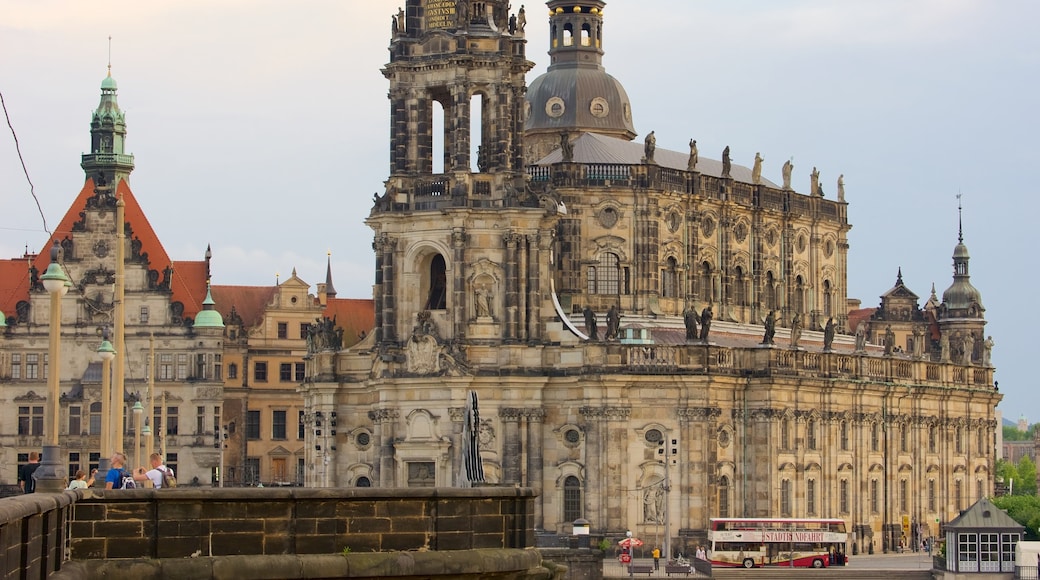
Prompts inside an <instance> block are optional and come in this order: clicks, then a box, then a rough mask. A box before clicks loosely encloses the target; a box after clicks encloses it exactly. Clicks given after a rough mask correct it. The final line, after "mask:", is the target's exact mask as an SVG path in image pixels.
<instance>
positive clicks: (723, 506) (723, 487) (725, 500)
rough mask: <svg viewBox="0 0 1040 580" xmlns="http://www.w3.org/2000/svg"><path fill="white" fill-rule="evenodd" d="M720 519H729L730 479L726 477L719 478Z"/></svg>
mask: <svg viewBox="0 0 1040 580" xmlns="http://www.w3.org/2000/svg"><path fill="white" fill-rule="evenodd" d="M719 517H720V518H728V517H729V478H728V477H726V476H725V475H723V476H722V477H720V478H719Z"/></svg>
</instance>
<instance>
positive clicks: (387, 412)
mask: <svg viewBox="0 0 1040 580" xmlns="http://www.w3.org/2000/svg"><path fill="white" fill-rule="evenodd" d="M400 416H401V412H400V411H399V410H397V409H372V410H371V411H369V412H368V419H369V420H370V421H372V422H373V423H392V422H393V421H395V420H397V419H398V418H399V417H400Z"/></svg>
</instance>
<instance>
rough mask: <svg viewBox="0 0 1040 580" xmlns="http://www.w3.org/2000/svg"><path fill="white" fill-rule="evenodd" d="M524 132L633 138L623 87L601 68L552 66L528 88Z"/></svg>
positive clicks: (629, 108) (630, 116) (629, 111)
mask: <svg viewBox="0 0 1040 580" xmlns="http://www.w3.org/2000/svg"><path fill="white" fill-rule="evenodd" d="M526 99H527V105H526V107H527V111H528V114H527V120H526V122H525V124H524V131H525V132H526V133H537V132H552V133H558V132H560V131H581V132H590V133H599V134H603V135H611V136H614V137H620V138H624V139H634V138H635V136H636V130H635V125H633V123H632V104H631V102H630V101H629V100H628V94H627V93H626V92H625V88H624V87H623V86H621V83H620V82H618V80H617V79H615V78H614V77H612V76H610V75H609V74H607V72H606V71H604V70H603V69H601V68H598V67H597V68H586V67H580V66H561V67H553V68H552V69H551V70H549V71H548V72H546V73H545V74H542V75H541V76H539V77H538V78H536V79H535V80H534V81H533V82H532V83H531V85H530V86H529V87H528V89H527V96H526Z"/></svg>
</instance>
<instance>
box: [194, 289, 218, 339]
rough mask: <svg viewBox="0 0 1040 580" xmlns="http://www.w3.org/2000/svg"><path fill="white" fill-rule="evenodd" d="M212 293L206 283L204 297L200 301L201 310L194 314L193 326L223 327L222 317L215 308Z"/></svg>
mask: <svg viewBox="0 0 1040 580" xmlns="http://www.w3.org/2000/svg"><path fill="white" fill-rule="evenodd" d="M216 304H217V303H216V302H214V301H213V293H212V292H210V288H209V284H206V299H205V300H203V301H202V312H199V313H198V315H197V316H195V328H224V318H223V317H221V316H220V313H219V312H217V310H216Z"/></svg>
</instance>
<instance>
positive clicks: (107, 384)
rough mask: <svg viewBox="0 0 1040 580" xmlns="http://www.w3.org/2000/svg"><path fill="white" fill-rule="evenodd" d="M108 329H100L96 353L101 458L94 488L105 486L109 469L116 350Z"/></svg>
mask: <svg viewBox="0 0 1040 580" xmlns="http://www.w3.org/2000/svg"><path fill="white" fill-rule="evenodd" d="M108 339H109V335H108V327H107V326H106V327H104V328H102V329H101V346H99V347H98V349H97V353H98V356H99V357H101V406H102V408H101V458H100V459H99V461H98V472H97V476H96V477H95V479H94V485H95V486H96V487H104V486H105V478H106V477H107V476H108V470H109V468H110V467H111V465H110V464H109V463H110V459H111V457H112V428H111V425H110V421H109V412H108V411H109V410H108V406H109V405H111V404H112V359H114V358H116V349H115V348H113V347H112V343H111V342H109V340H108Z"/></svg>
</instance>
